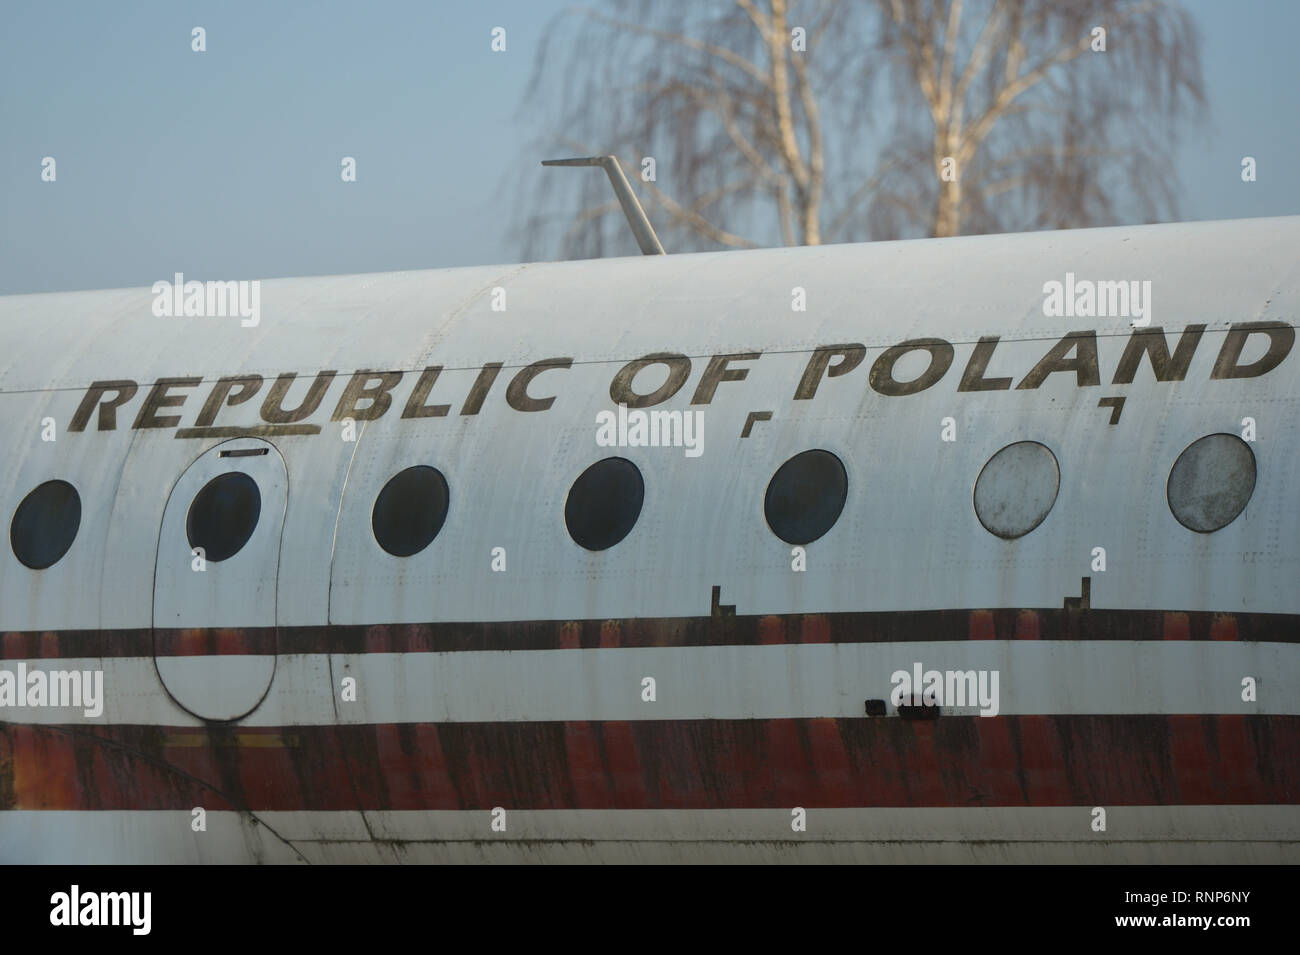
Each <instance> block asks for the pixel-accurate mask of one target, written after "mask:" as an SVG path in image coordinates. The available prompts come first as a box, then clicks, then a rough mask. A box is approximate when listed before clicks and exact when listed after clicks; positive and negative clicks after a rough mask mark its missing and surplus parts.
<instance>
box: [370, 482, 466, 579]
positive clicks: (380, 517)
mask: <svg viewBox="0 0 1300 955" xmlns="http://www.w3.org/2000/svg"><path fill="white" fill-rule="evenodd" d="M450 500H451V497H450V494H449V492H448V490H447V479H446V478H444V477H443V476H442V472H441V471H439V470H438V469H437V468H431V467H429V466H428V465H424V464H417V465H415V466H414V467H409V468H407V469H406V470H405V471H399V472H398V473H397V474H395V475H393V476H392V477H391V478H389V480H388V483H387V484H385V485H384V489H383V490H382V491H380V492H379V496H378V497H377V498H375V507H374V510H372V511H371V512H370V527H371V530H373V531H374V534H375V540H376V541H377V542H378V543H379V546H380V547H382V548H383V549H384V550H386V551H388V553H390V554H392V555H393V556H394V557H410V556H412V555H413V554H418V553H419V552H420V551H422V550H424V549H425V548H426V547H428V546H429V544H431V543H432V542H433V539H434V538H435V537H437V536H438V532H439V531H440V530H442V525H443V523H445V522H446V520H447V508H448V505H449V503H450Z"/></svg>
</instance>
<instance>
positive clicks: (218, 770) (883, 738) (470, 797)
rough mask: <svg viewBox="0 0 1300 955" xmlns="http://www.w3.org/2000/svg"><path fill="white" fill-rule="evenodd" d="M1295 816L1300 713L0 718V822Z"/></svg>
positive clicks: (1299, 795) (1298, 799) (1298, 792)
mask: <svg viewBox="0 0 1300 955" xmlns="http://www.w3.org/2000/svg"><path fill="white" fill-rule="evenodd" d="M354 793H355V795H354ZM1296 803H1300V717H1295V716H1070V717H1065V716H1021V717H991V718H985V717H941V718H939V719H938V720H934V721H929V720H926V721H909V720H901V719H897V718H876V719H868V718H863V719H839V720H836V719H806V720H805V719H783V720H681V721H645V722H639V721H638V722H626V721H623V722H569V723H558V722H555V723H436V724H435V723H419V724H384V725H377V726H315V727H288V728H283V729H280V728H257V729H255V728H245V729H236V728H232V727H210V728H200V729H189V728H179V727H155V726H107V727H95V728H89V729H88V728H85V727H41V726H20V725H13V724H0V809H69V810H71V809H79V810H102V809H189V808H191V807H193V806H204V807H207V808H216V809H229V808H241V809H251V810H343V809H357V808H362V809H368V810H384V809H392V810H404V809H490V808H492V807H493V806H506V807H513V808H517V809H658V808H664V809H717V808H774V807H789V806H805V807H836V806H839V807H850V806H902V807H907V806H1093V805H1102V806H1105V805H1202V804H1204V805H1235V804H1241V805H1249V804H1296Z"/></svg>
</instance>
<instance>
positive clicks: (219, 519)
mask: <svg viewBox="0 0 1300 955" xmlns="http://www.w3.org/2000/svg"><path fill="white" fill-rule="evenodd" d="M261 514H262V494H261V492H260V491H259V490H258V489H257V482H256V481H254V480H253V479H252V478H251V477H249V476H248V475H247V474H245V473H244V472H242V471H231V472H229V473H227V474H218V475H217V476H216V477H214V478H213V479H212V480H211V481H209V482H208V483H207V484H205V485H203V488H202V489H201V490H200V491H199V493H198V494H195V495H194V500H193V501H191V502H190V510H189V513H188V514H187V515H186V516H185V536H186V537H187V538H189V542H190V547H191V548H194V547H202V548H203V558H204V560H208V561H222V560H228V559H230V558H231V557H234V556H235V555H236V554H238V553H239V551H240V550H241V549H242V548H243V546H244V545H245V544H247V543H248V539H249V538H250V537H252V536H253V531H254V530H255V529H256V527H257V519H258V518H259V517H260V516H261Z"/></svg>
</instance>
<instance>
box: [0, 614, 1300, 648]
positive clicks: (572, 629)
mask: <svg viewBox="0 0 1300 955" xmlns="http://www.w3.org/2000/svg"><path fill="white" fill-rule="evenodd" d="M917 640H934V641H958V640H1232V641H1269V642H1278V643H1300V616H1296V615H1290V614H1257V613H1240V614H1224V613H1185V612H1180V611H1158V610H1082V611H1080V610H1017V609H1007V610H928V611H915V612H913V611H906V612H902V611H900V612H884V613H819V614H773V615H769V616H729V615H728V616H718V617H662V618H635V619H622V620H532V621H518V622H506V623H416V624H377V625H374V626H330V627H326V626H320V627H280V628H279V629H278V630H277V629H276V628H274V627H262V628H232V629H190V630H160V631H158V640H157V643H158V652H159V654H160V655H163V656H194V655H205V654H213V653H220V654H225V653H273V652H276V651H277V650H278V652H280V653H413V652H422V651H424V652H428V651H441V652H456V651H464V650H551V649H578V648H596V647H701V646H757V645H760V644H803V643H889V642H901V641H909V642H910V641H917ZM153 653H154V634H153V631H151V630H149V629H147V628H146V629H135V630H62V631H58V630H43V631H10V632H5V633H0V659H11V660H12V659H54V658H60V657H62V658H67V657H138V656H151V655H153Z"/></svg>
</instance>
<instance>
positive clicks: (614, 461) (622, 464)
mask: <svg viewBox="0 0 1300 955" xmlns="http://www.w3.org/2000/svg"><path fill="white" fill-rule="evenodd" d="M644 500H645V482H644V481H643V480H642V479H641V472H640V471H639V470H638V469H637V466H636V465H635V464H633V463H632V462H631V461H628V460H627V459H626V458H605V459H604V460H603V461H597V462H596V463H595V464H593V465H592V466H591V467H589V468H587V470H585V471H583V472H582V474H580V475H578V479H577V480H576V481H574V482H573V487H571V488H569V497H568V500H566V501H565V502H564V523H565V525H566V526H567V527H568V528H569V536H570V537H572V538H573V540H574V543H576V544H578V545H579V546H581V547H585V548H586V549H587V550H606V549H608V548H610V547H613V546H614V545H615V544H617V543H618V542H619V541H621V540H622V539H623V538H624V537H626V536H627V535H628V534H629V533H630V532H631V530H632V527H633V526H634V525H635V524H636V519H637V518H638V517H640V516H641V504H642V503H643V502H644Z"/></svg>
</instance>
